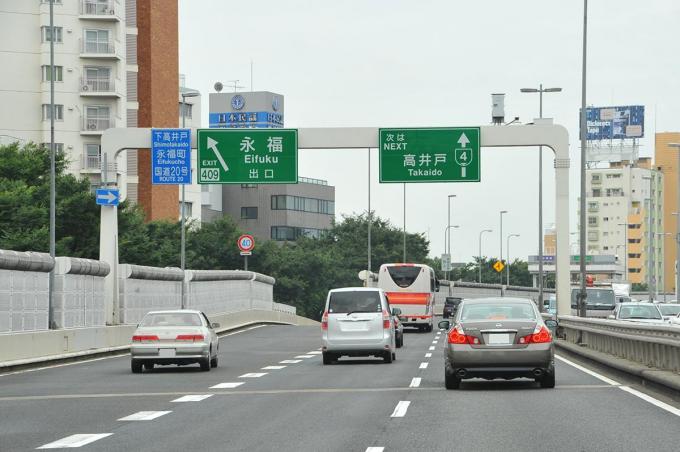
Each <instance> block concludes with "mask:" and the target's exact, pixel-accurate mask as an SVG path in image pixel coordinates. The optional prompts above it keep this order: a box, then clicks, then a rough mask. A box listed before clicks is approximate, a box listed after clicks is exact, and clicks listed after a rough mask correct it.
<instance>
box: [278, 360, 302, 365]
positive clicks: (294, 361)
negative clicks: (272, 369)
mask: <svg viewBox="0 0 680 452" xmlns="http://www.w3.org/2000/svg"><path fill="white" fill-rule="evenodd" d="M301 362H302V360H301V359H284V360H283V361H279V364H297V363H301Z"/></svg>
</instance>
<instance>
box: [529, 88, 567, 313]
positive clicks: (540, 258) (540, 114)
mask: <svg viewBox="0 0 680 452" xmlns="http://www.w3.org/2000/svg"><path fill="white" fill-rule="evenodd" d="M560 91H562V88H545V89H544V88H543V84H542V83H541V84H540V85H539V87H538V89H536V88H522V89H520V92H522V93H538V117H539V118H541V119H542V118H543V93H558V92H560ZM538 307H539V309H540V310H541V311H542V310H543V146H539V147H538Z"/></svg>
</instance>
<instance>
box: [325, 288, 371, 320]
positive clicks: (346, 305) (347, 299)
mask: <svg viewBox="0 0 680 452" xmlns="http://www.w3.org/2000/svg"><path fill="white" fill-rule="evenodd" d="M328 312H329V313H332V314H343V313H350V312H382V306H381V304H380V293H379V292H376V291H368V290H357V291H352V292H332V293H331V299H330V301H329V302H328Z"/></svg>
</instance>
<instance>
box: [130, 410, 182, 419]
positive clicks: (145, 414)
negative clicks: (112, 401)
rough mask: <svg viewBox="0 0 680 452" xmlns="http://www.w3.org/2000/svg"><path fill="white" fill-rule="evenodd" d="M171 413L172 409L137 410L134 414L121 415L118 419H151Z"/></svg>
mask: <svg viewBox="0 0 680 452" xmlns="http://www.w3.org/2000/svg"><path fill="white" fill-rule="evenodd" d="M168 413H172V411H139V412H137V413H135V414H131V415H129V416H125V417H122V418H120V419H118V420H119V421H153V420H154V419H156V418H158V417H161V416H163V415H166V414H168Z"/></svg>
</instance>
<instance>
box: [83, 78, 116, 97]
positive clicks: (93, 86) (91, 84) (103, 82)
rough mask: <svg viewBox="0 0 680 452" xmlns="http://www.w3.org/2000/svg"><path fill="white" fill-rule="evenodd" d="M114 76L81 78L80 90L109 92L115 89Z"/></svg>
mask: <svg viewBox="0 0 680 452" xmlns="http://www.w3.org/2000/svg"><path fill="white" fill-rule="evenodd" d="M115 88H116V83H115V81H114V80H113V78H111V77H109V78H87V77H81V78H80V92H93V93H107V92H113V91H115Z"/></svg>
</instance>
